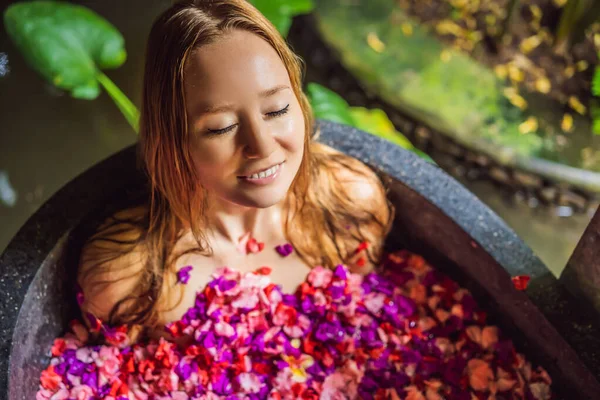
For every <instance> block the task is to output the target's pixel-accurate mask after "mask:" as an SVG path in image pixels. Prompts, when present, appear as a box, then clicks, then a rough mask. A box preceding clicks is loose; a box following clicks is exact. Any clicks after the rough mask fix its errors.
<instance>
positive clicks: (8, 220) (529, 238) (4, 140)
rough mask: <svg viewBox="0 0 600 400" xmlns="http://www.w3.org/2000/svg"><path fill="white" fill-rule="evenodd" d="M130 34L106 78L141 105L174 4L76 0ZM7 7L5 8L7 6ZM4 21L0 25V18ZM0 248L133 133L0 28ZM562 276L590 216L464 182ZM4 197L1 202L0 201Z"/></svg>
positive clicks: (108, 106) (105, 104)
mask: <svg viewBox="0 0 600 400" xmlns="http://www.w3.org/2000/svg"><path fill="white" fill-rule="evenodd" d="M78 3H79V4H82V5H85V6H87V7H89V8H91V9H92V10H94V11H96V12H98V13H99V14H101V15H102V16H104V17H105V18H107V19H108V20H109V21H110V22H111V23H113V24H114V25H115V26H116V27H117V28H118V29H119V30H120V31H121V32H122V33H123V34H124V36H125V38H126V48H127V52H128V59H127V62H126V63H125V64H124V65H123V66H122V67H121V68H119V69H117V70H113V71H107V72H106V73H107V75H108V76H109V77H110V78H111V79H112V80H113V81H114V82H115V83H116V84H117V85H118V86H119V87H120V88H121V90H123V92H124V93H125V94H126V95H127V96H128V97H129V98H130V99H131V100H132V101H133V102H134V103H135V104H136V105H138V106H139V103H140V102H139V95H140V93H141V82H142V69H143V54H144V47H145V40H146V35H147V33H148V31H149V29H150V25H151V23H152V21H153V18H154V17H155V16H156V15H158V14H159V13H160V11H161V10H163V9H164V8H166V7H168V5H169V4H170V2H169V1H163V0H161V1H159V0H146V1H143V2H142V1H138V0H136V1H106V0H105V1H98V0H94V1H91V0H88V1H79V2H78ZM6 6H7V4H6V3H5V4H3V5H2V11H4V9H5V8H6ZM0 24H1V22H0ZM0 121H1V131H0V251H1V250H3V249H4V248H5V246H6V245H7V244H8V242H9V241H10V239H11V238H12V236H13V235H14V234H15V233H16V231H17V230H18V229H19V227H20V226H21V225H22V224H23V223H24V222H25V221H26V220H27V218H28V217H29V216H30V215H31V214H32V213H33V212H34V211H35V210H36V209H37V208H38V207H39V206H40V205H41V204H43V202H44V201H45V200H47V199H48V198H49V197H50V196H51V195H52V194H53V193H54V192H55V191H57V190H58V189H59V188H60V187H61V186H63V185H64V184H66V183H67V182H68V181H69V180H71V179H72V178H73V177H75V176H77V175H78V174H79V173H81V172H83V171H84V170H85V169H87V168H88V167H90V166H92V165H93V164H95V163H97V162H98V161H100V160H102V159H104V158H106V157H107V156H109V155H111V154H113V153H115V152H117V151H118V150H120V149H122V148H124V147H126V146H128V145H130V144H132V143H134V142H135V140H136V134H135V133H134V132H133V130H132V129H131V128H130V126H129V125H128V124H127V122H126V120H125V118H124V117H123V116H122V115H121V113H120V112H119V111H118V110H117V108H116V106H115V105H114V103H113V102H112V100H111V99H110V98H109V97H108V95H106V94H105V93H103V94H101V96H100V97H99V98H98V99H96V100H94V101H85V100H77V99H73V98H71V97H70V96H69V95H65V94H63V93H60V92H59V91H57V90H55V89H53V88H52V86H50V85H49V84H47V83H45V81H43V80H42V79H41V78H40V77H39V76H38V75H37V73H35V72H33V71H32V70H31V69H30V68H29V67H28V66H27V65H26V64H25V63H24V61H23V59H22V58H21V55H20V54H19V53H18V52H17V51H16V49H15V48H14V47H13V46H12V43H11V42H10V40H9V38H8V37H7V34H6V33H5V30H4V27H3V26H2V29H0ZM466 185H467V187H469V189H471V190H472V191H473V192H474V193H475V194H476V195H477V196H479V197H480V198H481V199H483V200H484V201H485V202H486V203H487V204H488V205H490V207H491V208H492V209H494V210H495V211H496V212H497V213H498V214H499V215H500V216H501V217H502V218H504V219H505V220H506V222H507V223H508V224H509V225H510V226H512V227H513V228H514V229H515V231H516V232H517V233H518V234H519V235H520V236H521V237H522V238H523V239H524V240H525V242H527V243H528V244H529V245H530V246H531V247H532V248H533V250H534V251H535V252H536V253H537V254H538V255H539V256H540V257H541V258H542V260H543V261H544V262H545V263H546V264H547V265H548V266H549V267H550V268H551V269H552V270H553V271H554V272H555V273H559V272H560V270H561V269H562V267H563V266H564V265H565V263H566V261H567V259H568V257H569V255H570V254H571V252H572V251H573V248H574V247H575V245H576V244H577V241H578V240H579V237H580V236H581V234H582V233H583V230H584V229H585V227H586V225H587V223H588V222H589V217H588V216H585V215H580V216H575V217H570V218H560V217H557V216H556V215H554V214H552V213H549V212H546V211H543V210H531V209H530V208H529V207H527V206H526V205H511V204H509V203H507V202H505V201H504V200H503V199H502V196H501V195H500V193H499V192H498V191H496V189H495V188H494V187H493V186H492V185H490V184H487V183H477V184H471V183H467V184H466ZM1 199H4V200H1Z"/></svg>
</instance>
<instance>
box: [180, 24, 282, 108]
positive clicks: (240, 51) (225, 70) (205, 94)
mask: <svg viewBox="0 0 600 400" xmlns="http://www.w3.org/2000/svg"><path fill="white" fill-rule="evenodd" d="M278 84H289V76H288V73H287V70H286V68H285V65H284V63H283V61H281V59H280V58H279V55H278V54H277V52H276V51H275V49H274V48H273V47H272V46H271V45H270V44H269V43H267V42H266V41H265V40H263V39H262V38H261V37H259V36H257V35H255V34H253V33H250V32H246V31H242V30H234V31H232V32H230V33H227V34H226V35H225V36H224V37H222V38H220V39H219V40H218V41H217V42H214V43H211V44H208V45H204V46H202V47H200V48H198V49H197V50H195V51H194V52H193V53H192V54H191V56H190V59H189V60H188V62H187V64H186V68H185V74H184V87H185V92H186V99H187V100H188V102H189V101H192V102H199V101H202V99H206V100H211V101H219V100H223V101H225V100H231V99H232V98H231V96H232V95H243V94H244V93H254V94H257V93H258V92H261V91H264V90H266V89H271V88H272V87H274V86H276V85H278Z"/></svg>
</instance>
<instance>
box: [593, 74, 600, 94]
mask: <svg viewBox="0 0 600 400" xmlns="http://www.w3.org/2000/svg"><path fill="white" fill-rule="evenodd" d="M592 94H593V95H594V96H600V68H599V67H596V69H595V70H594V77H593V78H592Z"/></svg>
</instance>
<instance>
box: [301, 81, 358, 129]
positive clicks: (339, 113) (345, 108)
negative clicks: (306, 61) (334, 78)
mask: <svg viewBox="0 0 600 400" xmlns="http://www.w3.org/2000/svg"><path fill="white" fill-rule="evenodd" d="M306 92H307V94H308V99H309V100H310V104H311V105H312V108H313V111H314V114H315V117H316V118H321V119H325V120H327V121H333V122H338V123H340V124H344V125H350V126H354V119H353V118H352V115H351V114H350V106H349V105H348V103H347V102H346V100H344V99H343V98H342V97H341V96H340V95H338V94H337V93H335V92H334V91H331V90H329V89H327V88H326V87H324V86H321V85H319V84H317V83H312V82H311V83H309V84H308V85H307V88H306Z"/></svg>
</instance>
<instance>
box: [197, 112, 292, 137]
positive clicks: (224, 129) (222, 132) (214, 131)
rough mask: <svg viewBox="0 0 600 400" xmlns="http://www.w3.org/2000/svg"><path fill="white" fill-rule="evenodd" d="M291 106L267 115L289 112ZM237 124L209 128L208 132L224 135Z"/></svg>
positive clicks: (276, 115) (275, 115)
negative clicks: (214, 128) (215, 128)
mask: <svg viewBox="0 0 600 400" xmlns="http://www.w3.org/2000/svg"><path fill="white" fill-rule="evenodd" d="M289 107H290V105H289V104H288V105H287V106H285V108H282V109H281V110H279V111H273V112H270V113H267V115H268V116H269V117H279V116H281V115H283V114H287V112H288V111H289ZM235 125H237V124H234V125H231V126H228V127H227V128H223V129H217V130H213V129H209V130H208V132H209V134H210V135H214V136H217V135H222V134H224V133H227V132H229V131H230V130H232V129H233V127H234V126H235Z"/></svg>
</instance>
